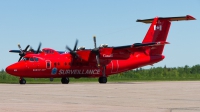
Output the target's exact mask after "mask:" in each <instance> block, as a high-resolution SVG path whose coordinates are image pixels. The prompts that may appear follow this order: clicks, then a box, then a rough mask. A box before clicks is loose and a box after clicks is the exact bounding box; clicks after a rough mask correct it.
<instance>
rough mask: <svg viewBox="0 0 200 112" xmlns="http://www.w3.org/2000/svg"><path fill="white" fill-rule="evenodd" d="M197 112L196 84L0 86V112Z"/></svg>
mask: <svg viewBox="0 0 200 112" xmlns="http://www.w3.org/2000/svg"><path fill="white" fill-rule="evenodd" d="M80 111H81V112H94V111H95V112H102V111H104V112H199V111H200V81H177V82H176V81H174V82H169V81H168V82H127V83H107V84H98V83H70V84H68V85H63V84H26V85H20V84H0V112H80Z"/></svg>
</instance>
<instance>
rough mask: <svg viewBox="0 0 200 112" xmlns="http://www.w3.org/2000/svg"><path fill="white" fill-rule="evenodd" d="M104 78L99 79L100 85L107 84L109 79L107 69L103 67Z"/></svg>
mask: <svg viewBox="0 0 200 112" xmlns="http://www.w3.org/2000/svg"><path fill="white" fill-rule="evenodd" d="M102 73H103V76H102V77H99V83H107V77H106V67H105V66H104V67H103V72H102Z"/></svg>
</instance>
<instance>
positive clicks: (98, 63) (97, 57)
mask: <svg viewBox="0 0 200 112" xmlns="http://www.w3.org/2000/svg"><path fill="white" fill-rule="evenodd" d="M96 60H97V66H98V67H100V60H99V53H98V54H97V55H96Z"/></svg>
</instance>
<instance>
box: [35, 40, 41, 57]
mask: <svg viewBox="0 0 200 112" xmlns="http://www.w3.org/2000/svg"><path fill="white" fill-rule="evenodd" d="M41 45H42V43H41V42H40V43H39V46H38V49H37V51H36V54H38V53H39V52H40V47H41Z"/></svg>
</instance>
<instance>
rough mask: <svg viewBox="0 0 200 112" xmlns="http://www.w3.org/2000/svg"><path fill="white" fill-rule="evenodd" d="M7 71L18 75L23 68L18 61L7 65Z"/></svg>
mask: <svg viewBox="0 0 200 112" xmlns="http://www.w3.org/2000/svg"><path fill="white" fill-rule="evenodd" d="M6 72H7V73H8V74H10V75H15V76H18V75H19V74H20V73H21V72H22V70H21V67H20V66H19V65H18V64H17V63H15V64H12V65H10V66H8V67H6Z"/></svg>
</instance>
